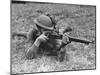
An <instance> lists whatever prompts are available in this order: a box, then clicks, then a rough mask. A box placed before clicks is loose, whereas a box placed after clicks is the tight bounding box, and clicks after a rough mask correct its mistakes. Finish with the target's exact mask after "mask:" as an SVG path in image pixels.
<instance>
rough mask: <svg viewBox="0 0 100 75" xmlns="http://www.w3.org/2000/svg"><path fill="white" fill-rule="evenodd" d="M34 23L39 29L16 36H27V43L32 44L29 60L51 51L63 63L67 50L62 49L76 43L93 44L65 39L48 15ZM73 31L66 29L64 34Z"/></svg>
mask: <svg viewBox="0 0 100 75" xmlns="http://www.w3.org/2000/svg"><path fill="white" fill-rule="evenodd" d="M34 23H35V24H36V26H37V29H35V28H34V29H32V30H30V31H29V33H28V35H27V34H26V33H25V34H24V33H23V34H20V33H18V34H15V35H18V36H25V35H27V38H28V40H27V42H31V43H32V46H31V47H30V48H29V49H28V50H27V51H26V57H27V59H33V58H36V57H37V56H38V53H39V52H40V51H41V50H46V51H47V52H48V51H50V52H51V53H54V54H56V55H57V59H58V60H59V61H63V59H64V56H65V53H66V52H65V50H64V49H62V48H63V47H65V46H66V45H67V44H69V43H71V42H72V41H74V42H81V43H85V44H89V43H92V42H91V41H86V40H81V39H76V38H73V37H70V36H66V37H63V34H60V33H59V31H56V29H55V23H54V21H53V19H52V18H51V17H50V16H48V15H40V16H39V17H38V18H36V19H35V20H34ZM69 31H72V29H71V28H66V29H65V30H64V31H63V33H65V32H69Z"/></svg>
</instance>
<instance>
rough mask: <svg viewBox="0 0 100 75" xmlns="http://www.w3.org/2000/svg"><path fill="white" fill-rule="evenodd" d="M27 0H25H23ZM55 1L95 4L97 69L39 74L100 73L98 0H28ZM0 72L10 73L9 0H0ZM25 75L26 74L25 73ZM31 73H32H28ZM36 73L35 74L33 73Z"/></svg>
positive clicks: (99, 4) (80, 74) (73, 74)
mask: <svg viewBox="0 0 100 75" xmlns="http://www.w3.org/2000/svg"><path fill="white" fill-rule="evenodd" d="M25 1H27V0H25ZM28 1H41V2H55V3H69V4H70V3H71V4H85V5H87V4H88V5H96V8H97V18H96V19H97V25H96V26H97V45H96V46H97V70H87V71H86V70H85V71H69V72H55V73H54V72H53V73H40V74H39V75H60V74H62V75H66V74H67V75H69V74H70V75H75V74H76V75H84V74H86V75H89V74H90V75H99V74H100V58H99V57H100V50H99V47H100V46H99V44H100V39H99V38H100V35H99V30H100V29H99V28H100V22H99V20H100V11H99V10H100V0H48V1H47V0H28ZM0 10H1V11H0V74H1V75H8V74H10V0H1V1H0ZM25 75H26V74H25ZM30 75H33V74H30ZM34 75H36V74H34Z"/></svg>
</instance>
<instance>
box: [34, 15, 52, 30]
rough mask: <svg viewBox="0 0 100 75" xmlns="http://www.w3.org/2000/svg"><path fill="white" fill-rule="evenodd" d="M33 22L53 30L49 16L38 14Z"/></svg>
mask: <svg viewBox="0 0 100 75" xmlns="http://www.w3.org/2000/svg"><path fill="white" fill-rule="evenodd" d="M34 22H35V23H36V24H37V25H38V26H40V27H42V28H44V29H48V30H53V24H52V21H51V19H50V17H49V16H46V15H40V16H39V17H38V18H37V19H35V20H34Z"/></svg>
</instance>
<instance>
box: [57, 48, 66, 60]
mask: <svg viewBox="0 0 100 75" xmlns="http://www.w3.org/2000/svg"><path fill="white" fill-rule="evenodd" d="M65 54H66V51H65V50H61V51H59V52H58V55H57V60H58V61H60V62H62V61H64V59H65Z"/></svg>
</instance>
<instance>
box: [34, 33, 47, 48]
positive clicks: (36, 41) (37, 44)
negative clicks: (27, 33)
mask: <svg viewBox="0 0 100 75" xmlns="http://www.w3.org/2000/svg"><path fill="white" fill-rule="evenodd" d="M47 40H48V38H47V36H45V35H44V34H41V35H40V36H39V37H38V38H37V39H36V40H35V42H34V44H35V45H36V46H37V47H39V45H40V44H41V43H42V42H46V41H47Z"/></svg>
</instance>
